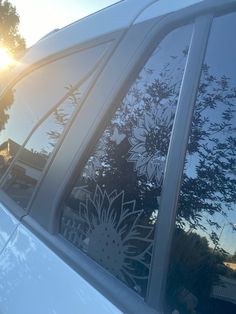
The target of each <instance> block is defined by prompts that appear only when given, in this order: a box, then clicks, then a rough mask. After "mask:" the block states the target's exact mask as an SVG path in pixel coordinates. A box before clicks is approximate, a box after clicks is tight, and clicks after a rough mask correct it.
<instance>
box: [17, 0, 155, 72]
mask: <svg viewBox="0 0 236 314" xmlns="http://www.w3.org/2000/svg"><path fill="white" fill-rule="evenodd" d="M155 1H156V0H124V1H121V2H119V3H117V4H114V5H111V6H109V7H107V8H105V9H103V10H101V11H99V12H97V13H94V14H91V15H89V16H87V17H85V18H83V19H81V20H79V21H77V22H74V23H72V24H70V25H68V26H66V27H64V28H62V29H60V30H59V31H57V32H52V33H51V34H49V35H48V36H45V37H44V38H42V39H41V40H39V41H38V42H37V43H36V44H35V45H34V46H33V47H31V48H30V49H29V50H28V52H27V53H26V54H25V56H24V57H23V58H22V60H21V63H20V64H19V65H18V67H17V68H15V71H14V72H17V73H19V72H21V71H23V70H24V69H25V68H26V67H28V66H29V65H30V64H34V63H36V62H38V61H40V60H41V59H44V58H47V57H49V56H50V55H53V54H56V53H58V52H60V51H63V50H65V49H68V48H71V47H74V46H75V45H78V44H81V43H83V42H86V41H90V40H92V39H94V38H96V37H99V36H103V35H106V34H107V33H111V32H115V31H118V30H122V29H126V28H128V27H129V26H130V25H131V24H132V23H133V21H134V20H135V18H136V17H137V16H138V15H139V14H140V12H141V11H142V10H143V9H145V8H146V7H147V6H148V5H150V4H151V3H153V2H155ZM98 25H99V27H98Z"/></svg>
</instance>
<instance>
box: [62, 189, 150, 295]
mask: <svg viewBox="0 0 236 314" xmlns="http://www.w3.org/2000/svg"><path fill="white" fill-rule="evenodd" d="M124 197H125V194H124V191H122V192H120V193H117V192H116V191H113V192H112V193H111V194H109V195H108V194H107V192H106V191H104V192H103V191H102V189H101V188H100V187H99V186H98V185H97V187H96V189H95V192H94V194H91V192H89V191H88V190H86V189H85V188H80V187H79V188H77V191H74V198H73V201H75V200H76V201H77V207H76V209H75V206H76V205H75V204H73V205H74V206H73V207H74V210H72V209H71V206H70V207H67V208H66V210H65V211H64V213H63V217H62V226H61V232H62V234H63V236H64V237H65V238H66V239H67V240H69V241H70V242H72V243H73V244H74V245H76V246H77V247H78V248H80V249H81V250H82V251H83V252H85V253H86V254H88V255H89V256H90V257H92V258H93V259H94V260H95V261H97V262H98V263H99V264H100V265H102V266H103V267H104V268H106V269H107V270H108V271H109V272H111V273H112V274H114V275H115V276H116V277H118V278H119V279H120V280H122V281H124V282H125V283H126V284H127V285H128V286H130V287H131V288H133V289H134V290H136V291H137V292H139V293H140V294H143V293H144V291H145V290H146V284H147V279H148V273H149V263H150V257H151V248H152V239H153V225H152V224H146V225H144V219H143V211H142V210H136V209H135V201H129V202H127V201H125V200H124Z"/></svg>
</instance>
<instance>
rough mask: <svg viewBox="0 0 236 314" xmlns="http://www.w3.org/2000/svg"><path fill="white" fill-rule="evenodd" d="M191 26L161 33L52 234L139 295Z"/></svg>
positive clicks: (146, 272) (142, 291) (79, 177)
mask: <svg viewBox="0 0 236 314" xmlns="http://www.w3.org/2000/svg"><path fill="white" fill-rule="evenodd" d="M190 35H191V27H183V28H181V29H178V30H176V31H174V32H172V33H171V34H169V35H168V36H167V37H166V38H165V39H164V40H163V42H162V43H161V45H160V46H159V47H158V48H157V49H156V50H155V52H154V53H153V55H152V56H151V58H150V59H149V60H148V62H147V63H146V65H145V66H144V68H143V70H142V71H141V72H140V74H139V76H138V78H137V79H136V81H135V82H134V84H133V85H132V87H131V88H130V90H129V91H128V93H127V95H126V97H125V98H124V99H123V101H122V102H121V103H120V104H119V106H118V108H117V109H116V111H115V113H114V115H113V117H112V118H111V120H110V121H109V123H108V124H107V126H106V129H105V130H104V132H103V134H102V135H101V137H100V139H99V140H98V142H97V144H96V145H95V148H94V149H93V150H92V152H91V154H90V156H89V158H88V160H87V162H86V164H85V166H84V167H83V169H82V170H81V171H80V172H79V173H78V175H77V181H76V183H75V184H74V185H73V187H72V189H71V193H70V195H69V197H68V198H67V200H66V202H65V204H64V205H63V212H62V216H61V224H60V232H61V234H62V235H63V236H64V237H65V238H66V239H67V240H68V241H70V242H72V243H73V244H74V245H75V246H76V247H77V248H79V249H80V250H82V251H83V252H84V253H86V254H87V255H89V256H90V257H91V258H92V259H93V260H95V261H96V262H97V263H99V264H100V265H102V266H103V267H104V268H105V269H106V270H108V271H109V272H110V273H112V274H113V275H114V276H116V277H117V278H119V279H120V280H121V281H123V282H124V283H125V284H126V285H127V286H129V287H131V288H132V289H134V290H135V291H136V292H137V293H139V294H140V295H141V296H143V297H144V296H145V295H146V291H147V281H148V275H149V268H150V261H151V255H152V242H153V231H154V226H155V222H156V218H157V215H158V206H159V205H158V200H159V197H160V194H161V189H162V181H163V175H164V168H165V161H166V156H167V152H168V146H169V140H170V135H171V131H172V126H173V121H174V116H175V110H176V105H177V100H178V95H179V90H180V84H181V80H182V76H183V71H184V67H185V63H186V56H187V52H188V44H189V40H190Z"/></svg>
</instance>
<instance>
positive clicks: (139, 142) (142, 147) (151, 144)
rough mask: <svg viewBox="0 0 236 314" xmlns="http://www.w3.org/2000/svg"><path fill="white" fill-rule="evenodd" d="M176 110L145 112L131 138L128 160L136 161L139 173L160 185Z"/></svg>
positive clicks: (136, 168)
mask: <svg viewBox="0 0 236 314" xmlns="http://www.w3.org/2000/svg"><path fill="white" fill-rule="evenodd" d="M174 110H175V108H173V109H172V110H171V108H170V110H168V112H167V110H166V111H164V112H160V110H159V112H157V111H156V112H145V113H144V114H143V115H142V117H141V118H140V119H139V120H138V122H137V126H134V128H133V130H132V136H131V137H130V138H129V142H130V144H131V148H130V150H129V153H130V156H129V158H128V161H131V162H134V163H135V170H136V171H137V174H138V175H140V176H145V177H146V178H147V179H148V180H149V181H151V180H153V179H154V180H155V181H156V184H157V185H158V186H159V185H161V183H162V178H163V173H164V167H165V161H166V156H167V152H168V146H169V140H170V134H171V129H172V125H173V119H174Z"/></svg>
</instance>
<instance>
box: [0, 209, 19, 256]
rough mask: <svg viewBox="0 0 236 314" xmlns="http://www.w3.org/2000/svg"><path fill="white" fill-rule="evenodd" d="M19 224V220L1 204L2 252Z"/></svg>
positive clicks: (0, 244) (0, 237)
mask: <svg viewBox="0 0 236 314" xmlns="http://www.w3.org/2000/svg"><path fill="white" fill-rule="evenodd" d="M18 224H19V222H18V220H17V219H16V218H15V217H14V216H13V215H12V214H10V213H9V211H8V210H7V209H6V208H5V206H4V205H3V204H2V203H0V252H1V251H2V250H3V248H4V246H5V245H6V243H7V241H8V240H9V238H10V236H11V235H12V233H13V232H14V230H15V229H16V227H17V225H18Z"/></svg>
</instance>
